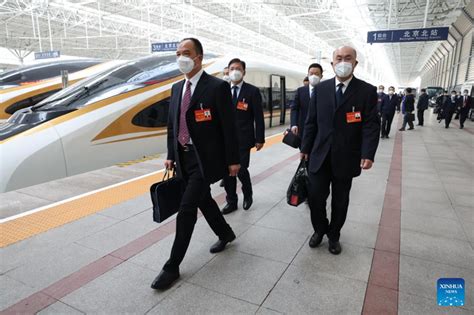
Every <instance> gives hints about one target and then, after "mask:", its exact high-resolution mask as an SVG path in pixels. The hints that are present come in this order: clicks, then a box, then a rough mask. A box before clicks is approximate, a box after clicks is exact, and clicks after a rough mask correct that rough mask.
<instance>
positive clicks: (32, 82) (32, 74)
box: [0, 59, 118, 119]
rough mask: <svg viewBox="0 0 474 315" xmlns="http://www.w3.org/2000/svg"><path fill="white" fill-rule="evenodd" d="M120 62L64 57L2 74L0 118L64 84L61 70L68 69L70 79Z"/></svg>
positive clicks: (96, 71)
mask: <svg viewBox="0 0 474 315" xmlns="http://www.w3.org/2000/svg"><path fill="white" fill-rule="evenodd" d="M117 63H118V62H117V61H113V62H103V61H100V60H87V59H84V60H62V61H55V62H48V63H40V64H36V65H31V66H25V67H20V68H17V69H13V70H10V71H6V72H4V73H2V74H0V119H7V118H8V117H10V115H12V114H13V113H14V112H16V111H17V110H19V109H22V108H26V107H30V106H33V105H35V104H37V103H39V102H40V101H42V100H44V99H45V98H47V97H48V96H51V95H52V94H54V93H56V92H58V91H59V90H60V89H61V87H62V78H61V76H60V74H61V70H66V71H68V78H69V80H68V82H69V83H70V84H73V83H75V82H77V81H79V80H82V79H84V78H87V77H89V76H92V75H95V74H97V73H99V72H101V71H104V70H106V69H108V68H110V67H112V66H114V65H117Z"/></svg>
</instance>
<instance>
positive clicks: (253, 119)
mask: <svg viewBox="0 0 474 315" xmlns="http://www.w3.org/2000/svg"><path fill="white" fill-rule="evenodd" d="M238 102H244V103H247V104H248V107H247V110H242V109H239V108H238V106H236V108H235V111H236V118H237V137H238V139H239V146H240V148H241V149H250V148H253V147H254V146H255V143H265V122H264V118H263V109H262V95H261V94H260V90H259V89H258V88H257V87H256V86H254V85H252V84H248V83H246V82H244V83H243V84H242V88H241V90H240V93H239V97H238Z"/></svg>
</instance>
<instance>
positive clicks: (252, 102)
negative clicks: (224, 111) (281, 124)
mask: <svg viewBox="0 0 474 315" xmlns="http://www.w3.org/2000/svg"><path fill="white" fill-rule="evenodd" d="M245 67H246V65H245V62H244V61H243V60H240V59H238V58H234V59H232V60H231V61H230V62H229V76H230V80H231V91H232V105H233V108H234V110H235V113H236V114H235V118H236V125H237V138H238V142H239V155H240V170H239V173H238V175H237V176H238V177H239V180H240V182H241V183H242V193H243V195H244V201H243V205H242V206H243V208H244V210H248V209H249V208H250V207H251V206H252V203H253V191H252V182H251V180H250V174H249V171H248V167H249V164H250V150H251V149H252V148H253V147H255V148H256V149H257V151H260V150H261V149H262V148H263V145H264V143H265V123H264V118H263V109H262V96H261V94H260V90H259V89H258V88H257V87H256V86H254V85H252V84H249V83H247V82H245V81H244V77H245ZM224 188H225V191H226V194H227V196H226V200H227V204H226V205H225V206H224V208H223V209H222V213H223V214H228V213H231V212H233V211H235V210H237V202H238V197H237V179H236V178H235V176H224Z"/></svg>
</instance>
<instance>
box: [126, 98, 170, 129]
mask: <svg viewBox="0 0 474 315" xmlns="http://www.w3.org/2000/svg"><path fill="white" fill-rule="evenodd" d="M169 106H170V98H169V97H167V98H165V99H163V100H161V101H159V102H156V103H154V104H152V105H150V106H148V107H147V108H145V109H143V110H142V111H140V112H139V113H138V114H136V115H135V117H133V119H132V124H134V125H135V126H140V127H149V128H156V127H165V126H166V125H167V123H168V110H169Z"/></svg>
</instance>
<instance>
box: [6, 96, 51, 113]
mask: <svg viewBox="0 0 474 315" xmlns="http://www.w3.org/2000/svg"><path fill="white" fill-rule="evenodd" d="M57 91H59V90H52V91H48V92H45V93H42V94H38V95H34V96H32V97H29V98H27V99H23V100H21V101H18V102H16V103H13V104H11V105H10V106H8V107H7V108H6V109H5V112H6V113H8V114H10V115H11V114H13V113H14V112H16V111H17V110H19V109H22V108H26V107H30V106H33V105H35V104H37V103H39V102H41V101H42V100H44V99H45V98H47V97H48V96H50V95H52V94H54V93H56V92H57Z"/></svg>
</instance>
